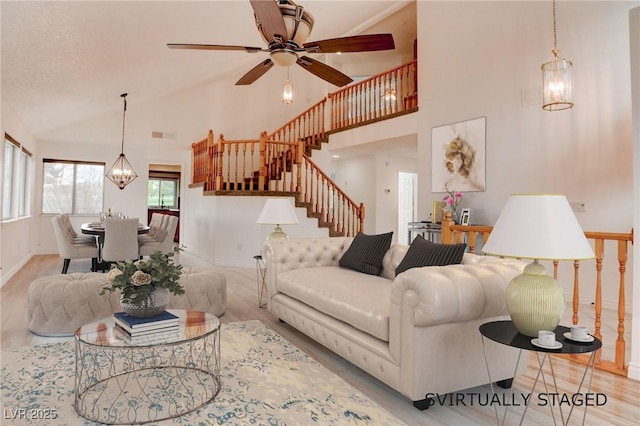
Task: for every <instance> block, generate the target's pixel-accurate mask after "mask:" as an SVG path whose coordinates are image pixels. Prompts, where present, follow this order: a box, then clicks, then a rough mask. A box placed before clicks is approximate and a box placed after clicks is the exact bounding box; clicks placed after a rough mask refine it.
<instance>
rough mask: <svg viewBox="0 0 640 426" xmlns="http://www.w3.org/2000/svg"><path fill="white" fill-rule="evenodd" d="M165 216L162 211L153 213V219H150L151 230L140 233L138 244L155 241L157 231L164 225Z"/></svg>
mask: <svg viewBox="0 0 640 426" xmlns="http://www.w3.org/2000/svg"><path fill="white" fill-rule="evenodd" d="M165 216H167V215H164V214H162V213H153V214H152V215H151V220H150V221H149V232H147V233H146V234H142V235H138V244H143V243H149V242H153V241H155V238H154V237H155V236H156V233H157V232H158V231H159V230H160V228H161V227H162V221H163V220H164V218H165Z"/></svg>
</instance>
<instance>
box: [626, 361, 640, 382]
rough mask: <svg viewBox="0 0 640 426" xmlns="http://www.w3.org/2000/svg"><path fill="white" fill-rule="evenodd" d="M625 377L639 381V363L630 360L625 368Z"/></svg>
mask: <svg viewBox="0 0 640 426" xmlns="http://www.w3.org/2000/svg"><path fill="white" fill-rule="evenodd" d="M627 377H628V378H630V379H633V380H638V381H640V364H638V363H635V362H630V363H629V367H628V370H627Z"/></svg>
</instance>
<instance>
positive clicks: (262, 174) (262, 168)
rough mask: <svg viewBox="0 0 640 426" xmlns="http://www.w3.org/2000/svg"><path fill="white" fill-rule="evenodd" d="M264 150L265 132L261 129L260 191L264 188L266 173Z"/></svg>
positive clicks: (265, 147) (265, 145)
mask: <svg viewBox="0 0 640 426" xmlns="http://www.w3.org/2000/svg"><path fill="white" fill-rule="evenodd" d="M266 152H267V132H266V131H263V132H262V133H260V160H259V164H260V170H259V175H258V188H259V190H260V191H263V190H264V184H265V177H266V175H267V164H266V163H267V159H266Z"/></svg>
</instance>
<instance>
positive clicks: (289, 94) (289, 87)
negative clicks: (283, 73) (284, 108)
mask: <svg viewBox="0 0 640 426" xmlns="http://www.w3.org/2000/svg"><path fill="white" fill-rule="evenodd" d="M282 102H284V103H285V104H290V103H292V102H293V84H291V82H290V81H289V67H287V81H286V83H284V86H282Z"/></svg>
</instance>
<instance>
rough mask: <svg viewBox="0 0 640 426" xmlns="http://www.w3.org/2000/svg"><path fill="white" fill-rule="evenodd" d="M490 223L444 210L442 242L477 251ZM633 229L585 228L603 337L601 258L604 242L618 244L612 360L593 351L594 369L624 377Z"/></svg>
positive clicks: (576, 302)
mask: <svg viewBox="0 0 640 426" xmlns="http://www.w3.org/2000/svg"><path fill="white" fill-rule="evenodd" d="M492 230H493V227H492V226H477V225H456V224H454V223H453V221H452V220H451V213H450V212H446V213H445V217H444V219H443V222H442V234H441V239H442V242H443V243H444V244H452V243H460V242H463V241H466V243H467V244H468V246H469V251H470V252H472V253H476V250H477V239H476V238H477V237H478V236H481V237H482V241H483V243H484V242H486V241H487V239H488V238H489V236H490V234H491V231H492ZM633 232H634V231H633V229H632V230H631V231H630V232H628V233H620V232H593V231H585V233H584V234H585V237H587V239H588V240H590V241H593V244H594V247H595V249H594V253H595V289H594V292H595V294H594V325H593V330H594V331H593V335H594V336H596V337H597V338H599V339H600V340H603V336H602V289H603V278H602V270H603V260H604V253H605V242H606V241H611V242H616V243H617V259H616V260H617V262H618V275H619V281H618V289H617V290H618V302H617V324H616V327H615V329H616V331H617V338H616V341H615V348H614V359H613V361H612V360H607V359H603V356H604V355H603V351H602V349H599V350H598V352H597V354H596V368H598V369H600V370H604V371H608V372H611V373H615V374H619V375H622V376H627V372H628V364H627V362H626V340H625V336H624V334H625V330H626V328H625V320H626V306H625V305H626V294H625V287H626V279H625V278H626V270H627V260H628V259H627V256H628V248H629V244H631V245H633ZM552 263H553V276H554V278H556V279H557V278H558V269H559V266H560V262H558V261H554V262H552ZM580 265H581V264H580V261H578V260H576V261H574V262H573V264H572V266H573V289H572V295H571V306H572V318H571V321H572V324H578V322H579V317H580V315H579V314H580V312H579V310H580V279H579V272H580ZM570 358H571V359H572V360H575V361H577V362H580V363H586V362H587V357H586V356H585V355H571V356H570Z"/></svg>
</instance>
